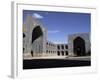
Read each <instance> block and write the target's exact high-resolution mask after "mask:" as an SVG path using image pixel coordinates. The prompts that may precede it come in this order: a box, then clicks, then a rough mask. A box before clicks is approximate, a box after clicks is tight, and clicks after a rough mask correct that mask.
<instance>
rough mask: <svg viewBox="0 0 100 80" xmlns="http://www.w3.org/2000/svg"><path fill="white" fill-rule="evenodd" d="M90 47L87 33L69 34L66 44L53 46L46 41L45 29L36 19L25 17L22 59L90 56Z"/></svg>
mask: <svg viewBox="0 0 100 80" xmlns="http://www.w3.org/2000/svg"><path fill="white" fill-rule="evenodd" d="M66 37H67V36H66ZM90 47H91V44H90V34H89V33H76V34H69V36H68V44H55V43H53V42H51V41H48V39H47V29H46V28H45V27H44V25H43V24H42V23H40V21H38V20H37V19H36V18H34V17H32V16H27V17H26V19H25V21H24V23H23V58H24V59H33V58H36V57H38V58H41V57H63V58H67V57H76V56H80V57H81V56H90V55H91V48H90Z"/></svg>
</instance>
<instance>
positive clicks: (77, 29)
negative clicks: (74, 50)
mask: <svg viewBox="0 0 100 80" xmlns="http://www.w3.org/2000/svg"><path fill="white" fill-rule="evenodd" d="M27 15H31V16H33V17H35V18H37V19H38V20H40V21H41V23H43V24H44V25H45V27H46V28H47V30H48V40H49V41H52V42H61V43H67V40H68V35H69V34H74V33H87V32H88V33H90V26H91V14H89V13H70V12H51V11H33V10H23V22H24V20H25V18H26V16H27Z"/></svg>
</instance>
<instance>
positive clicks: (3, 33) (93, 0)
mask: <svg viewBox="0 0 100 80" xmlns="http://www.w3.org/2000/svg"><path fill="white" fill-rule="evenodd" d="M35 1H37V2H40V3H52V4H67V3H66V1H68V2H72V1H73V4H80V2H81V4H83V5H97V6H98V11H97V20H98V21H100V5H99V3H100V2H99V0H35ZM57 1H58V2H57ZM63 1H65V2H63ZM81 4H80V5H81ZM10 6H11V0H1V1H0V80H12V79H11V78H10V70H11V69H10V67H11V66H10V65H11V61H10V60H11V7H10ZM94 33H95V34H93V37H94V41H93V42H94V44H95V45H94V47H95V49H96V52H97V53H98V55H97V56H98V61H97V63H98V71H97V73H89V74H88V73H86V74H75V75H73V74H72V75H70V74H69V75H66V74H65V75H61V76H46V77H37V78H35V79H34V78H33V79H18V80H100V62H99V61H100V58H99V56H100V49H99V48H100V36H99V35H98V34H100V23H98V26H95V30H94Z"/></svg>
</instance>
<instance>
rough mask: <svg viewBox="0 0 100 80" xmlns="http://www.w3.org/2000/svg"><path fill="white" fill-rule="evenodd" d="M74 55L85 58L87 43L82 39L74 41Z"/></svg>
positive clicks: (78, 38)
mask: <svg viewBox="0 0 100 80" xmlns="http://www.w3.org/2000/svg"><path fill="white" fill-rule="evenodd" d="M74 54H75V55H76V56H85V55H86V51H85V41H84V39H82V38H81V37H77V38H76V39H75V40H74Z"/></svg>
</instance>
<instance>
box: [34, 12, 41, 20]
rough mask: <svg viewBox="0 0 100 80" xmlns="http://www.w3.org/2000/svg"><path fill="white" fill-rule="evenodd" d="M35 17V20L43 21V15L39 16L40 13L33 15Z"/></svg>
mask: <svg viewBox="0 0 100 80" xmlns="http://www.w3.org/2000/svg"><path fill="white" fill-rule="evenodd" d="M33 17H34V18H37V19H43V16H41V15H40V14H38V13H33Z"/></svg>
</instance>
